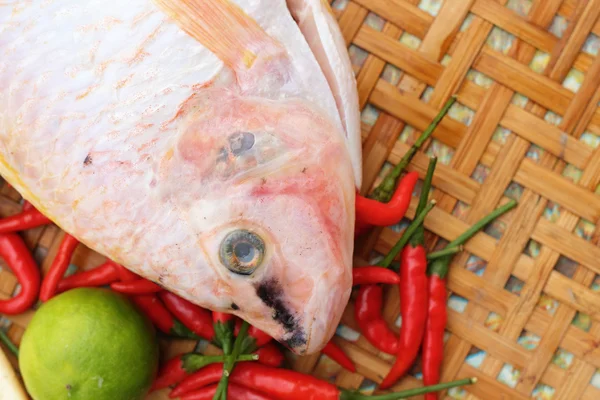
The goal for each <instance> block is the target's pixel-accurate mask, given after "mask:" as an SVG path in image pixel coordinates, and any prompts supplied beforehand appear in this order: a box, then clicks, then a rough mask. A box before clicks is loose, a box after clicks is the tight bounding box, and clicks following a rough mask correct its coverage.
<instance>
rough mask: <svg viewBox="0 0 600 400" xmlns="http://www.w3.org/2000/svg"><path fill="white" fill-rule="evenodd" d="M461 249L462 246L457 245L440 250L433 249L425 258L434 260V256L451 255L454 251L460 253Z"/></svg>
mask: <svg viewBox="0 0 600 400" xmlns="http://www.w3.org/2000/svg"><path fill="white" fill-rule="evenodd" d="M462 250H463V247H462V246H458V247H445V248H443V249H442V250H439V251H434V252H433V253H429V254H427V259H428V260H429V261H432V260H435V259H436V258H440V257H445V256H451V255H453V254H456V253H460V252H461V251H462Z"/></svg>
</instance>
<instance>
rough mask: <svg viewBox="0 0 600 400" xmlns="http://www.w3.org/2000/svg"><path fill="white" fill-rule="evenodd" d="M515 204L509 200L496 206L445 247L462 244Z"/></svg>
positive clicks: (515, 203)
mask: <svg viewBox="0 0 600 400" xmlns="http://www.w3.org/2000/svg"><path fill="white" fill-rule="evenodd" d="M516 205H517V202H516V201H515V200H512V199H511V200H510V201H509V202H508V203H506V204H504V205H503V206H500V207H498V208H496V209H495V210H494V211H492V212H491V213H489V214H488V215H486V216H485V217H483V218H481V219H480V220H479V221H477V222H475V223H474V224H473V225H472V226H471V227H470V228H469V229H467V230H466V231H464V232H463V233H462V234H461V235H460V236H459V237H457V238H456V239H454V240H453V241H451V242H450V243H448V245H447V246H446V247H455V246H459V245H461V244H464V243H465V242H466V241H467V240H469V239H471V237H473V235H475V234H476V233H477V232H479V231H480V230H481V229H483V228H484V227H485V226H486V225H487V224H489V223H490V222H492V221H493V220H495V219H496V218H498V217H499V216H501V215H502V214H504V213H505V212H507V211H509V210H511V209H513V208H514V207H515V206H516Z"/></svg>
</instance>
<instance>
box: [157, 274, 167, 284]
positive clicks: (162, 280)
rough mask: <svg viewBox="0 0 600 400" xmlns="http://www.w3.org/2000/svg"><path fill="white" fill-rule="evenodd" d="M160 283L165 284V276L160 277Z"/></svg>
mask: <svg viewBox="0 0 600 400" xmlns="http://www.w3.org/2000/svg"><path fill="white" fill-rule="evenodd" d="M158 282H159V283H164V282H165V276H164V275H162V274H160V275H158Z"/></svg>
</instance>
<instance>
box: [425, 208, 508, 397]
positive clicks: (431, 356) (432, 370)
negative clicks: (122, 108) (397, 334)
mask: <svg viewBox="0 0 600 400" xmlns="http://www.w3.org/2000/svg"><path fill="white" fill-rule="evenodd" d="M516 205H517V203H516V202H515V201H512V200H511V201H509V202H508V203H506V204H505V205H503V206H501V207H498V208H496V209H495V210H494V211H492V212H491V213H489V214H488V215H486V216H485V217H483V218H482V219H480V220H479V221H477V222H476V223H475V224H473V226H471V227H470V228H469V229H467V230H466V231H465V232H463V233H462V234H461V235H460V236H459V237H457V238H456V239H454V240H453V241H451V242H450V243H448V245H447V246H446V248H453V247H458V246H460V245H462V244H464V243H465V242H466V241H467V240H469V239H470V238H471V237H473V235H475V234H476V233H477V232H479V231H480V230H481V229H483V227H485V226H486V225H487V224H489V223H490V222H491V221H493V220H494V219H496V218H497V217H499V216H500V215H502V214H504V213H506V212H507V211H509V210H510V209H512V208H513V207H515V206H516ZM451 260H452V256H451V255H450V256H446V257H441V258H438V259H435V260H434V261H432V263H431V264H430V265H429V270H428V273H429V281H428V294H429V304H428V315H427V322H426V326H425V336H424V338H423V353H422V363H423V382H424V383H425V384H435V383H437V382H439V380H440V368H441V365H442V361H443V357H444V330H445V328H446V322H447V319H448V316H447V309H446V296H447V293H446V275H447V274H448V268H449V267H450V261H451ZM437 398H438V396H437V395H436V394H431V395H428V396H426V399H427V400H435V399H437Z"/></svg>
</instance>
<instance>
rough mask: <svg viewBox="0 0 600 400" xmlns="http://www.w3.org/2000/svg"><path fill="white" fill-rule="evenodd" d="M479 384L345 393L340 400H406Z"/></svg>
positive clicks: (471, 380)
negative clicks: (375, 392)
mask: <svg viewBox="0 0 600 400" xmlns="http://www.w3.org/2000/svg"><path fill="white" fill-rule="evenodd" d="M476 382H477V378H466V379H460V380H457V381H452V382H445V383H439V384H437V385H431V386H424V387H420V388H414V389H408V390H403V391H401V392H395V393H387V394H380V395H375V396H369V395H364V394H360V393H355V392H346V391H343V392H342V393H341V394H340V400H396V399H405V398H408V397H412V396H419V395H422V394H426V393H432V392H439V391H441V390H446V389H451V388H454V387H459V386H465V385H472V384H474V383H476Z"/></svg>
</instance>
